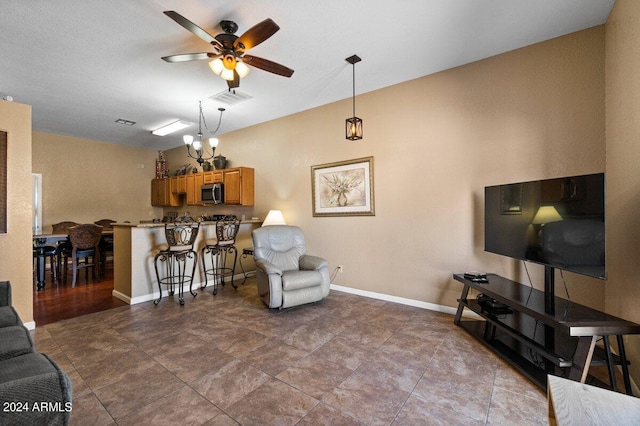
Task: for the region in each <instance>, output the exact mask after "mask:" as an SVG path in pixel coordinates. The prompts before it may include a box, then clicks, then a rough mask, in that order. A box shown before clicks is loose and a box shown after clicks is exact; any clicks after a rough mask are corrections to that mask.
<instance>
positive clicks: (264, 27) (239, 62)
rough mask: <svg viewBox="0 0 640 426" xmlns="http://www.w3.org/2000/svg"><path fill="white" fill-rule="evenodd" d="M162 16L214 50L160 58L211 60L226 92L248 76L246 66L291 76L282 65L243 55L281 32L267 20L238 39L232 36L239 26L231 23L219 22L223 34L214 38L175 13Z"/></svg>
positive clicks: (166, 12)
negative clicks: (224, 82)
mask: <svg viewBox="0 0 640 426" xmlns="http://www.w3.org/2000/svg"><path fill="white" fill-rule="evenodd" d="M164 14H165V15H167V16H168V17H169V18H171V19H173V20H174V21H176V22H177V23H178V24H179V25H181V26H182V27H184V28H185V29H187V30H189V31H190V32H192V33H193V34H194V35H196V36H197V37H199V38H200V39H202V40H204V41H206V42H207V43H210V44H211V45H212V46H213V49H214V51H213V52H200V53H183V54H180V55H171V56H164V57H163V58H162V59H164V60H165V61H167V62H186V61H199V60H205V59H207V60H210V62H209V67H210V68H211V70H212V71H213V72H214V73H216V74H218V75H220V76H221V77H222V78H224V79H225V80H226V81H227V85H228V86H229V89H233V88H236V87H239V86H240V78H241V77H244V76H245V75H247V74H248V73H249V67H247V65H251V66H254V67H256V68H260V69H261V70H264V71H267V72H270V73H273V74H278V75H281V76H284V77H291V76H292V75H293V70H292V69H290V68H287V67H285V66H284V65H280V64H278V63H275V62H273V61H270V60H268V59H263V58H259V57H257V56H253V55H248V54H246V53H245V52H246V51H247V50H249V49H251V48H253V47H255V46H257V45H259V44H260V43H262V42H263V41H265V40H267V39H268V38H269V37H271V36H272V35H274V34H275V33H276V31H278V30H279V29H280V27H279V26H278V24H276V23H275V22H273V20H271V19H269V18H267V19H265V20H264V21H262V22H260V23H258V24H256V25H254V26H253V27H251V28H249V29H248V30H247V31H246V32H245V33H244V34H242V35H241V36H240V37H238V36H237V35H235V33H236V31H237V30H238V24H236V23H235V22H233V21H221V22H220V26H221V27H222V30H223V31H224V32H223V33H220V34H218V35H216V36H215V37H214V36H212V35H211V34H209V33H208V32H206V31H205V30H203V29H202V28H200V27H199V26H197V25H196V24H194V23H193V22H191V21H190V20H188V19H187V18H185V17H184V16H182V15H180V14H179V13H177V12H174V11H172V10H168V11H165V12H164Z"/></svg>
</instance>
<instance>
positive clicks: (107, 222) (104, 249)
mask: <svg viewBox="0 0 640 426" xmlns="http://www.w3.org/2000/svg"><path fill="white" fill-rule="evenodd" d="M93 223H95V224H96V225H100V226H102V230H103V232H104V231H112V230H113V224H114V223H116V221H115V220H113V219H100V220H98V221H95V222H93ZM108 253H111V255H112V257H113V235H112V234H111V235H102V238H101V239H100V274H102V275H104V269H105V264H106V263H107V254H108Z"/></svg>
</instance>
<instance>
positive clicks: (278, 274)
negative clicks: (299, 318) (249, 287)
mask: <svg viewBox="0 0 640 426" xmlns="http://www.w3.org/2000/svg"><path fill="white" fill-rule="evenodd" d="M251 236H252V239H253V250H254V251H253V253H254V259H255V262H256V279H257V281H258V294H259V296H260V298H261V299H262V301H263V302H264V303H265V304H266V305H267V306H269V308H280V309H282V308H289V307H291V306H297V305H303V304H305V303H312V302H317V301H319V300H322V299H323V298H324V297H327V296H328V295H329V286H330V282H331V278H330V276H329V269H328V267H327V261H326V260H325V259H322V258H320V257H317V256H311V255H308V254H306V250H307V246H306V243H305V239H304V233H303V232H302V230H301V229H300V228H298V227H297V226H287V225H271V226H264V227H262V228H257V229H254V230H253V232H252V233H251Z"/></svg>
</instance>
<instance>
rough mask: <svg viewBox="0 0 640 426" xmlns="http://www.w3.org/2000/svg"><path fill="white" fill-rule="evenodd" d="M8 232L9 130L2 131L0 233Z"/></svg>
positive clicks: (0, 154) (0, 149) (0, 135)
mask: <svg viewBox="0 0 640 426" xmlns="http://www.w3.org/2000/svg"><path fill="white" fill-rule="evenodd" d="M6 233H7V132H4V131H0V234H6Z"/></svg>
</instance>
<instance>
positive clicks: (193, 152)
mask: <svg viewBox="0 0 640 426" xmlns="http://www.w3.org/2000/svg"><path fill="white" fill-rule="evenodd" d="M198 106H199V108H200V115H199V116H198V135H197V139H196V140H194V138H193V136H191V135H184V136H183V137H182V139H183V140H184V144H185V145H186V146H187V155H188V156H189V157H191V158H193V159H195V160H196V161H197V162H198V164H200V166H202V163H204V162H205V161H208V160H211V159H212V158H213V156H214V155H215V153H216V148H217V147H218V142H219V141H218V138H214V137H211V138H208V143H209V147H210V148H211V154H210V155H209V154H208V153H207V152H206V151H205V149H204V148H205V146H204V141H203V140H202V123H204V127H205V129H207V131H208V132H209V134H211V136H213V135H215V134H216V133H217V132H218V129H220V124H221V123H222V113H223V112H224V111H225V109H224V108H218V111H220V118H219V119H218V126H217V127H216V129H215V130H214V131H213V132H212V131H211V130H209V128H208V127H207V122H206V121H205V119H204V115H203V114H202V101H199V102H198Z"/></svg>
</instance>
